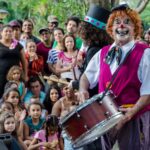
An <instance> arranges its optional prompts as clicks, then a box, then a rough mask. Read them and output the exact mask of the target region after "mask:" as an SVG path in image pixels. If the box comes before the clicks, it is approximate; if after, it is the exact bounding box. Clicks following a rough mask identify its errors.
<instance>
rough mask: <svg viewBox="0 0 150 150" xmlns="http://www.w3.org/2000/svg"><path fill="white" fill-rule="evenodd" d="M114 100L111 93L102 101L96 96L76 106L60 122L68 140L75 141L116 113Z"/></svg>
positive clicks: (116, 108)
mask: <svg viewBox="0 0 150 150" xmlns="http://www.w3.org/2000/svg"><path fill="white" fill-rule="evenodd" d="M114 99H115V96H114V95H113V94H111V93H109V94H107V95H106V96H105V97H104V98H103V99H102V100H101V96H100V95H98V96H95V97H93V98H92V99H90V100H88V101H86V102H85V103H84V104H83V105H80V106H78V108H77V109H76V110H75V111H74V112H72V114H71V115H70V116H69V117H68V119H66V121H64V122H63V121H62V127H63V129H64V130H65V131H66V133H67V135H68V136H69V138H70V140H71V141H75V140H76V139H78V138H79V137H80V136H81V135H83V134H85V133H86V132H88V131H90V130H91V129H92V128H93V127H94V126H96V125H97V124H98V123H99V122H103V121H105V120H107V119H109V118H111V116H113V115H115V114H116V113H118V107H117V105H116V104H115V102H114Z"/></svg>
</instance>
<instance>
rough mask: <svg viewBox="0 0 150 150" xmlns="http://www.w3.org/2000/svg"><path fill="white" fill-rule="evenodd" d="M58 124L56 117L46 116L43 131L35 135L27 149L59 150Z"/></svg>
mask: <svg viewBox="0 0 150 150" xmlns="http://www.w3.org/2000/svg"><path fill="white" fill-rule="evenodd" d="M58 123H59V121H58V118H57V117H56V116H54V115H51V116H48V117H47V121H46V123H45V126H44V129H43V130H40V131H38V132H37V133H36V134H35V136H34V139H33V140H32V142H31V144H30V146H29V149H30V150H32V149H37V148H39V150H45V149H52V150H53V149H54V150H60V144H59V136H58Z"/></svg>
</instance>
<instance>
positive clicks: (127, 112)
mask: <svg viewBox="0 0 150 150" xmlns="http://www.w3.org/2000/svg"><path fill="white" fill-rule="evenodd" d="M119 110H120V111H121V112H123V113H124V116H123V117H122V119H121V120H120V122H119V123H118V124H117V126H116V129H117V130H120V129H121V128H122V127H123V126H124V124H125V123H127V122H128V121H130V120H131V119H132V118H133V116H134V115H135V111H134V109H133V108H123V107H120V108H119Z"/></svg>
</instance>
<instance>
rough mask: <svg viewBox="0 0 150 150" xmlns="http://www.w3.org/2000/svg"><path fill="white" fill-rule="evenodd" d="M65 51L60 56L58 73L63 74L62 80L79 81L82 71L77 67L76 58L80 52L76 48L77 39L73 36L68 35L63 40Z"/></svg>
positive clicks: (57, 65) (57, 67)
mask: <svg viewBox="0 0 150 150" xmlns="http://www.w3.org/2000/svg"><path fill="white" fill-rule="evenodd" d="M63 43H64V46H65V50H64V51H63V52H61V53H60V54H59V56H58V58H59V60H58V61H57V64H56V71H57V72H59V73H60V74H61V78H67V79H69V80H78V79H79V76H80V71H79V68H78V66H77V61H76V57H77V54H78V51H77V50H76V48H75V47H76V46H75V38H74V36H73V35H66V36H65V37H64V39H63Z"/></svg>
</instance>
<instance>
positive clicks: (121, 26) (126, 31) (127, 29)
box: [113, 16, 134, 46]
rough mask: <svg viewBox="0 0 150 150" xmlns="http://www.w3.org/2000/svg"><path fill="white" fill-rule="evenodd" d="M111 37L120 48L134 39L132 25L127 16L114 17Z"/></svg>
mask: <svg viewBox="0 0 150 150" xmlns="http://www.w3.org/2000/svg"><path fill="white" fill-rule="evenodd" d="M113 37H114V40H115V42H116V44H119V45H120V46H122V45H124V44H127V43H128V42H130V41H131V40H133V39H134V24H133V22H132V20H131V19H130V18H129V17H128V16H124V17H120V16H118V17H116V18H115V20H114V23H113Z"/></svg>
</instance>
